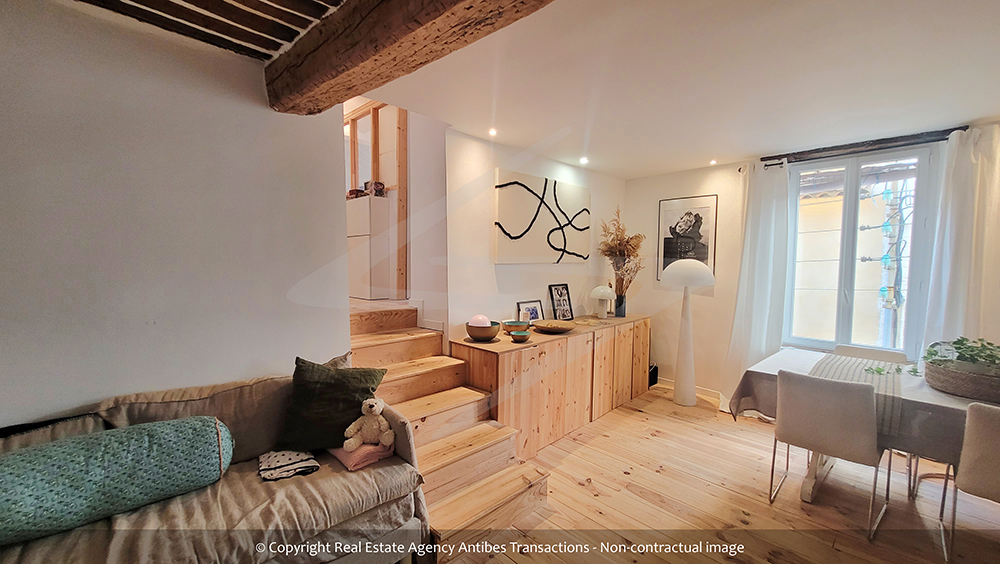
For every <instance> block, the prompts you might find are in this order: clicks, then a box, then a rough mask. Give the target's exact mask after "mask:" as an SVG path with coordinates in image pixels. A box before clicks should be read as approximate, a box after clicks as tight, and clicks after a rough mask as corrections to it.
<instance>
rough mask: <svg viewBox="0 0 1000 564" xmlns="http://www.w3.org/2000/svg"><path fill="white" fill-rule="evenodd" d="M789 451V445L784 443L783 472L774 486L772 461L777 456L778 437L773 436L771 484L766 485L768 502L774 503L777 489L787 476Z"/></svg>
mask: <svg viewBox="0 0 1000 564" xmlns="http://www.w3.org/2000/svg"><path fill="white" fill-rule="evenodd" d="M790 452H791V445H788V444H786V445H785V473H784V474H782V475H781V479H780V480H778V486H777V487H775V486H774V463H775V460H776V458H777V457H778V437H775V438H774V445H773V446H772V447H771V484H770V485H769V486H768V490H769V491H770V496H769V497H768V500H767V501H768V503H774V499H775V498H776V497H778V490H780V489H781V484H784V483H785V478H787V477H788V458H789V456H788V455H789V454H790Z"/></svg>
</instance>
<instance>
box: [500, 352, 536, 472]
mask: <svg viewBox="0 0 1000 564" xmlns="http://www.w3.org/2000/svg"><path fill="white" fill-rule="evenodd" d="M538 362H539V348H538V347H537V346H536V347H530V348H527V349H521V350H517V351H512V352H508V353H504V354H502V355H500V371H499V372H500V374H499V375H500V378H501V381H500V390H499V401H500V405H499V406H498V413H499V415H500V417H499V419H498V421H500V423H503V424H504V425H507V426H508V427H513V428H514V429H517V430H518V431H519V433H518V434H517V456H518V458H520V459H521V460H527V459H529V458H532V457H534V456H535V454H537V453H538V448H539V447H538V445H539V444H540V442H541V439H540V436H541V426H540V425H539V414H540V413H541V412H542V410H543V409H544V408H545V395H544V393H543V390H542V384H541V377H540V376H541V370H539V366H538Z"/></svg>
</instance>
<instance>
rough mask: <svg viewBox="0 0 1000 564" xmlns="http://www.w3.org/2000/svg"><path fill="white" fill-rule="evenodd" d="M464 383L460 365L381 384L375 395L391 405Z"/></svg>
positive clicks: (463, 374) (463, 368) (464, 377)
mask: <svg viewBox="0 0 1000 564" xmlns="http://www.w3.org/2000/svg"><path fill="white" fill-rule="evenodd" d="M358 366H360V365H358ZM465 383H466V373H465V365H464V364H460V365H458V366H446V367H443V368H438V369H434V370H428V371H427V372H424V373H421V374H416V375H413V376H410V377H408V378H400V379H398V380H392V381H389V382H382V385H381V386H379V388H378V393H377V394H376V395H377V396H378V397H380V398H382V399H384V400H385V402H386V403H388V404H389V405H392V404H395V403H402V402H404V401H410V400H412V399H417V398H422V397H424V396H429V395H431V394H436V393H438V392H443V391H445V390H450V389H452V388H457V387H459V386H464V385H465Z"/></svg>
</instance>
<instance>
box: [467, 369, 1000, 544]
mask: <svg viewBox="0 0 1000 564" xmlns="http://www.w3.org/2000/svg"><path fill="white" fill-rule="evenodd" d="M773 436H774V435H773V426H772V425H769V424H766V423H763V422H760V421H757V420H756V419H751V418H740V420H739V422H734V421H733V419H732V417H731V416H730V415H728V414H725V413H721V412H719V411H718V410H717V408H716V406H713V405H710V404H709V403H708V402H705V401H704V400H700V402H699V405H698V406H696V407H688V408H684V407H678V406H675V405H674V404H673V402H672V396H671V390H670V389H668V388H664V387H662V386H656V387H654V388H652V389H651V390H650V392H649V393H647V394H645V395H643V396H641V397H639V398H636V399H634V400H632V401H630V402H629V403H627V404H625V405H624V406H622V407H620V408H618V409H616V410H614V411H612V412H611V413H609V414H607V415H605V416H604V417H602V418H601V419H599V420H598V421H595V422H593V423H591V424H589V425H587V426H585V427H583V428H582V429H580V430H577V431H575V432H573V433H570V434H569V435H567V436H566V437H564V438H562V439H560V440H559V441H557V442H555V443H553V444H552V445H550V446H548V447H546V448H544V449H543V450H541V451H540V452H539V454H538V456H537V457H536V458H535V459H533V462H535V463H536V464H537V465H538V466H539V467H540V468H542V469H546V470H548V471H549V472H550V476H549V480H548V484H549V496H548V503H547V506H546V507H544V508H543V509H541V510H539V511H536V512H535V513H532V514H530V515H529V516H527V517H524V518H521V519H520V520H519V521H517V522H515V524H514V527H512V528H511V529H508V530H505V531H497V532H495V533H493V534H492V535H491V539H492V540H493V541H494V542H497V541H504V542H510V541H512V540H513V541H517V542H519V543H532V542H535V543H558V542H560V541H564V542H570V541H574V540H575V541H577V542H587V543H589V544H591V545H593V546H599V543H600V542H601V541H606V542H609V543H615V544H631V543H636V544H641V543H652V542H658V543H677V542H684V543H696V542H698V541H704V542H716V543H719V542H726V543H743V544H744V545H745V547H746V552H744V553H743V554H740V555H738V556H735V557H734V558H731V559H730V558H726V557H725V556H723V555H719V554H715V555H708V554H704V553H702V554H681V555H676V554H660V555H656V554H651V553H644V554H633V553H617V554H613V553H597V552H591V553H589V554H586V555H581V554H555V555H551V554H549V555H546V554H537V553H517V552H513V551H512V550H511V549H510V548H509V547H508V550H507V551H506V552H503V553H500V552H495V553H492V554H489V555H482V554H480V555H476V556H472V555H468V554H467V555H465V556H464V557H462V558H460V559H459V561H460V562H483V561H493V562H502V563H504V564H510V563H511V562H559V563H566V564H571V563H575V562H621V563H626V562H628V563H635V562H663V561H669V562H719V561H732V562H796V563H807V562H838V563H839V562H845V563H846V562H863V563H874V562H890V563H896V562H898V563H911V562H916V563H923V562H926V563H939V562H943V558H942V554H941V549H940V536H939V532H938V528H937V510H938V503H939V500H940V495H941V481H940V480H931V481H925V482H924V483H923V484H922V485H921V488H920V492H919V497H918V499H917V500H915V501H912V502H911V501H908V500H907V498H906V478H905V476H906V475H905V459H904V458H902V457H900V456H896V457H895V458H894V460H893V472H892V497H891V501H890V506H889V510H888V512H887V513H886V516H885V518H884V519H883V521H882V525H881V527H880V529H879V534H878V536H877V537H876V539H875V541H874V542H868V540H867V539H866V537H865V531H864V527H865V523H866V519H867V515H868V513H867V512H868V496H869V492H870V487H871V479H872V474H871V469H870V468H867V467H864V466H860V465H856V464H852V463H848V462H844V461H838V462H837V463H836V465H835V466H834V468H833V471H832V472H831V474H830V476H829V478H828V479H827V481H826V483H825V484H824V485H823V487H822V489H821V491H820V494H819V495H818V497H817V499H816V501H815V502H814V503H813V504H807V503H805V502H802V501H800V500H799V495H798V494H799V492H798V488H799V485H800V484H801V482H802V478H803V477H804V475H805V471H806V467H805V466H806V456H805V452H804V451H802V450H797V449H795V448H793V449H792V459H791V470H790V472H791V473H790V475H789V477H788V480H787V481H786V482H785V485H784V487H783V489H782V490H781V492H780V493H779V495H778V499H777V500H776V501H775V503H774V505H770V504H768V502H767V491H768V477H769V476H768V475H769V471H770V457H771V444H772V439H773ZM783 453H784V450H783V449H779V465H780V464H781V461H782V460H783V459H782V458H781V456H782V455H783ZM779 467H780V466H779ZM884 467H885V463H884V462H883V474H882V479H881V480H880V488H879V491H880V492H881V491H882V489H881V488H882V487H883V486H884V484H885V481H884ZM939 469H940V466H935V465H934V464H932V463H928V462H922V463H921V470H922V471H924V472H926V471H932V470H939ZM960 496H961V498H960V503H959V508H958V509H959V515H958V527H959V532H958V536H957V540H956V543H955V553H956V554H955V557H954V558H953V559H952V562H963V563H964V562H976V563H978V562H1000V505H996V504H993V503H992V502H988V501H984V500H980V499H977V498H973V497H971V496H967V495H965V494H960ZM949 510H950V503H949ZM508 546H509V545H508Z"/></svg>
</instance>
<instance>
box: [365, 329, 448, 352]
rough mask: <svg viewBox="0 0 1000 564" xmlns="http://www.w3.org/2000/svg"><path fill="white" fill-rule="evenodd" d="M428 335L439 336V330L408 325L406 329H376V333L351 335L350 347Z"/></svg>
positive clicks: (420, 337) (409, 339) (407, 339)
mask: <svg viewBox="0 0 1000 564" xmlns="http://www.w3.org/2000/svg"><path fill="white" fill-rule="evenodd" d="M428 337H436V338H440V337H441V332H440V331H432V330H430V329H421V328H419V327H409V328H407V329H390V330H388V331H378V332H376V333H362V334H360V335H351V348H352V349H358V348H364V347H373V346H378V345H387V344H390V343H401V342H404V341H412V340H415V339H424V338H428Z"/></svg>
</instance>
